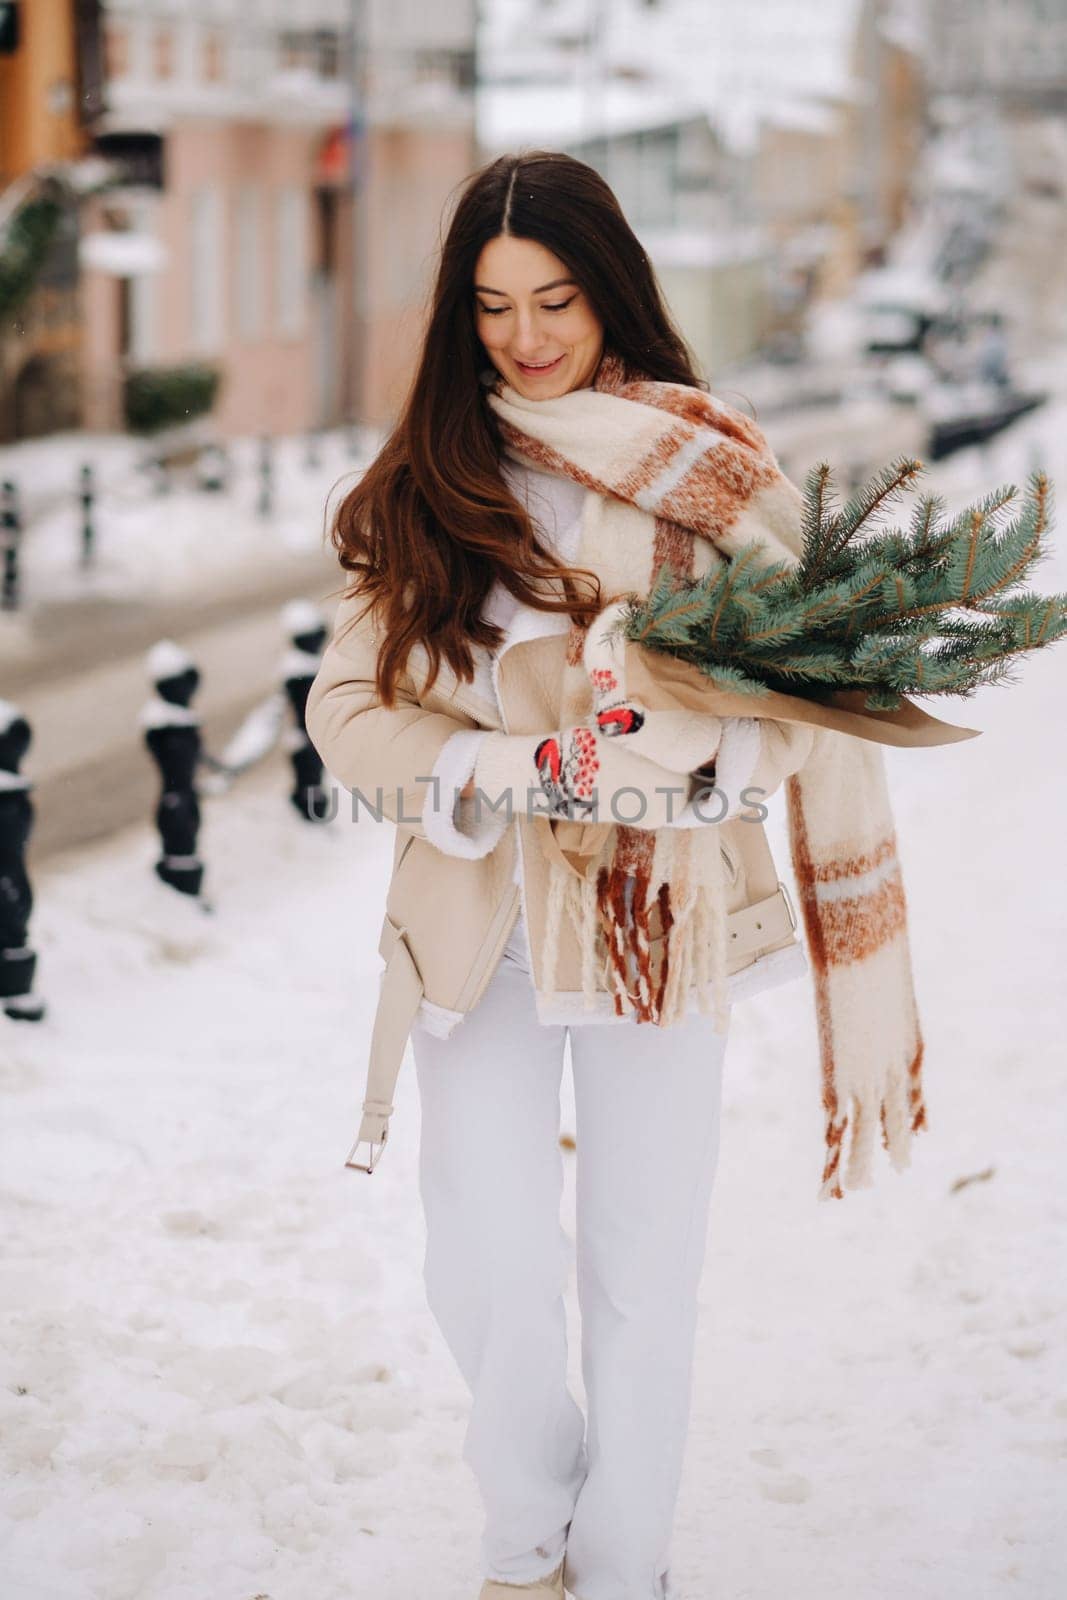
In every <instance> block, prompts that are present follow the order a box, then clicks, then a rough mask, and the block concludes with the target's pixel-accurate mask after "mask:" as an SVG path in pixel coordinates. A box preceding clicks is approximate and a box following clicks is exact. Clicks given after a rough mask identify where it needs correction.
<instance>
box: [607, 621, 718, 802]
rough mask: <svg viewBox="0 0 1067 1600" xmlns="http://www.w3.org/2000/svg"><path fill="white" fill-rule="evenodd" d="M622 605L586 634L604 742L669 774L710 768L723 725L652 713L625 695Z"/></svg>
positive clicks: (705, 715) (705, 716)
mask: <svg viewBox="0 0 1067 1600" xmlns="http://www.w3.org/2000/svg"><path fill="white" fill-rule="evenodd" d="M628 611H629V604H628V602H627V601H625V600H619V601H615V602H614V603H613V604H612V605H610V606H608V607H606V609H605V610H603V611H602V612H601V613H600V615H599V616H598V617H597V619H596V621H595V622H594V623H593V624H592V626H591V627H590V629H589V631H588V633H587V634H586V640H585V650H584V652H583V661H584V664H585V670H586V672H587V673H588V675H589V682H590V684H591V685H592V690H593V717H594V720H595V723H596V727H597V729H598V731H599V732H600V733H601V734H602V735H603V737H604V738H607V739H624V740H625V741H626V748H627V749H629V750H632V751H633V752H634V754H635V755H642V756H645V757H646V759H648V760H649V761H655V762H657V763H658V764H659V765H660V766H661V767H666V768H667V769H668V771H670V772H697V771H699V770H700V769H701V768H707V767H709V766H710V764H711V762H712V761H713V759H714V756H715V752H716V751H717V750H718V748H719V744H720V741H721V739H722V734H723V719H722V718H721V717H717V716H715V715H713V714H712V713H711V712H702V711H652V710H649V709H648V707H646V706H643V705H642V704H641V703H640V701H638V700H636V699H634V698H632V697H631V696H628V695H627V693H626V667H625V660H626V636H625V634H624V632H623V629H622V623H623V622H624V620H625V618H626V616H627V614H628Z"/></svg>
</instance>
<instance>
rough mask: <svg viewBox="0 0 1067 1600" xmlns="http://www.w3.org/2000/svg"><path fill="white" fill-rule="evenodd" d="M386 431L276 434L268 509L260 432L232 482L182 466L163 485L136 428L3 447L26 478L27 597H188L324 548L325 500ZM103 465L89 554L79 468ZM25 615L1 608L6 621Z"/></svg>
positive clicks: (8, 462) (242, 443)
mask: <svg viewBox="0 0 1067 1600" xmlns="http://www.w3.org/2000/svg"><path fill="white" fill-rule="evenodd" d="M205 437H206V435H205ZM375 440H376V436H375V435H374V434H373V433H372V432H371V431H370V430H361V431H360V433H359V435H358V436H357V439H356V444H357V447H358V448H357V451H356V453H355V454H353V453H352V452H351V451H350V449H349V444H348V438H347V435H346V434H345V433H344V432H343V431H342V430H335V431H332V432H329V433H326V434H323V435H322V436H320V439H319V441H318V447H317V456H313V457H312V458H311V459H310V460H309V457H308V441H307V440H306V439H301V438H279V439H277V440H275V441H274V450H273V461H274V495H273V505H272V510H271V513H270V515H269V516H267V517H261V516H260V515H259V513H258V509H257V505H258V497H259V487H260V474H259V442H258V440H255V439H235V440H232V441H231V442H230V445H229V451H228V453H229V457H230V463H231V479H230V486H229V488H228V489H227V490H226V491H225V492H223V493H206V492H204V491H202V490H199V489H198V488H197V487H196V480H195V472H194V470H193V469H190V468H183V469H177V468H176V469H175V470H174V472H173V474H172V479H173V487H172V489H171V492H170V493H168V494H157V493H156V492H155V491H154V488H153V482H154V479H153V475H152V474H151V473H149V472H148V471H146V469H145V465H144V463H145V461H146V460H148V459H149V457H150V453H151V449H150V446H149V445H148V444H147V443H146V442H145V441H142V440H136V439H133V438H131V437H130V436H129V435H115V434H98V435H93V434H77V433H69V434H57V435H53V436H50V437H48V438H44V439H39V440H33V441H30V442H27V443H23V444H18V445H13V446H8V447H6V448H4V449H0V478H11V479H13V480H14V481H15V482H16V483H17V485H18V487H19V490H20V494H21V498H22V504H23V518H24V524H25V528H26V532H25V534H24V537H23V541H22V547H21V560H20V567H21V574H22V577H21V587H22V591H23V604H24V605H27V606H32V605H33V603H34V602H35V601H36V600H39V599H48V600H57V599H66V598H80V597H82V596H86V595H89V596H107V597H109V598H116V599H124V600H132V601H136V600H139V599H142V598H146V599H147V598H150V597H153V596H158V595H160V594H165V595H166V596H167V597H168V598H171V599H173V598H178V597H181V596H184V595H186V594H190V593H195V592H198V591H200V590H202V588H203V586H204V585H205V583H206V582H210V583H211V584H212V585H213V586H215V587H216V588H217V586H218V585H219V583H220V581H225V580H226V578H227V576H231V577H233V578H235V579H237V580H238V581H239V580H240V577H241V574H242V573H244V572H247V570H248V564H249V562H251V561H255V562H257V563H258V564H260V565H268V564H270V563H271V561H272V560H273V561H275V562H276V561H277V560H278V559H279V558H282V557H284V556H285V555H286V554H292V553H299V552H302V551H310V550H315V549H318V548H320V547H321V544H322V541H323V531H324V521H323V507H324V505H325V504H326V503H327V501H328V502H329V505H330V507H331V508H332V506H333V505H334V503H335V502H336V499H337V496H338V494H342V495H343V494H344V492H345V491H346V490H347V489H348V488H350V487H351V484H352V482H353V476H354V474H355V473H357V472H358V471H359V470H360V468H361V466H362V465H363V464H365V462H366V461H367V460H368V459H369V458H370V455H371V453H372V451H373V449H374V447H375ZM84 462H89V463H91V464H92V465H93V469H94V474H95V482H96V488H97V503H96V506H95V509H94V516H93V522H94V526H95V530H96V536H95V560H94V562H93V565H92V567H91V568H90V569H89V570H88V571H83V570H82V568H81V567H80V565H79V553H80V549H81V526H82V511H81V504H80V501H79V498H78V494H79V483H80V480H79V472H80V469H81V466H82V464H83V463H84ZM16 625H17V618H13V617H7V618H0V651H2V648H3V644H4V630H6V629H12V630H14V628H15V626H16Z"/></svg>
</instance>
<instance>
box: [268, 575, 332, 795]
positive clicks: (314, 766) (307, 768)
mask: <svg viewBox="0 0 1067 1600" xmlns="http://www.w3.org/2000/svg"><path fill="white" fill-rule="evenodd" d="M281 620H282V626H283V628H284V629H285V631H286V633H287V634H288V636H289V648H288V650H286V652H285V655H284V656H283V657H282V664H281V679H282V684H283V686H284V688H285V693H286V696H287V698H288V700H289V705H290V708H291V710H292V713H293V726H292V727H291V728H290V729H289V732H288V734H287V735H286V741H285V742H286V748H287V750H288V752H289V759H290V761H291V762H292V766H293V787H292V789H291V790H290V791H289V800H290V802H291V804H292V805H294V806H295V807H296V809H297V811H298V812H299V813H300V815H301V816H302V817H303V818H305V820H306V821H308V822H328V821H329V820H330V817H331V815H332V812H331V808H330V797H329V795H328V794H327V793H326V790H325V789H324V788H323V784H322V757H321V756H320V755H319V753H318V751H317V750H316V749H315V746H314V745H313V744H312V743H311V740H310V739H309V738H308V733H307V724H306V722H305V720H304V716H305V712H306V710H307V699H308V693H309V691H310V689H311V685H312V683H313V682H314V679H315V674H316V673H317V672H318V670H319V662H320V659H321V657H322V652H323V648H324V646H325V644H326V633H327V629H326V624H325V622H324V621H323V618H322V614H321V612H319V611H318V610H317V608H316V607H315V606H313V605H312V604H311V602H310V600H291V601H290V602H289V604H288V605H286V606H283V608H282V615H281Z"/></svg>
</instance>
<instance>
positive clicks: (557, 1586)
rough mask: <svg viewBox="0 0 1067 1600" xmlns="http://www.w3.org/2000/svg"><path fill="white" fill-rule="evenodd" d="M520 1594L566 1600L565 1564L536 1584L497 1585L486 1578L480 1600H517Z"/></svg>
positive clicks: (540, 1598)
mask: <svg viewBox="0 0 1067 1600" xmlns="http://www.w3.org/2000/svg"><path fill="white" fill-rule="evenodd" d="M520 1594H528V1595H531V1596H537V1597H538V1600H566V1595H565V1594H564V1591H563V1562H562V1561H561V1562H560V1564H559V1566H558V1567H557V1568H556V1570H555V1572H550V1573H549V1575H548V1577H547V1578H538V1580H537V1582H536V1583H497V1582H496V1580H495V1579H494V1578H486V1580H485V1582H484V1583H483V1584H482V1592H481V1594H480V1595H479V1596H478V1600H517V1596H518V1595H520Z"/></svg>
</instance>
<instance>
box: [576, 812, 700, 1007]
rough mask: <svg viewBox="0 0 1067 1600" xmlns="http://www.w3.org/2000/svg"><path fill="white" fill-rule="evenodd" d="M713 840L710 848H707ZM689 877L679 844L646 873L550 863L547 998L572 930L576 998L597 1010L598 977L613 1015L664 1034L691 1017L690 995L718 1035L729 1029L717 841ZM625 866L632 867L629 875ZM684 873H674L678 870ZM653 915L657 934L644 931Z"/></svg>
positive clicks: (613, 864)
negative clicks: (577, 966)
mask: <svg viewBox="0 0 1067 1600" xmlns="http://www.w3.org/2000/svg"><path fill="white" fill-rule="evenodd" d="M711 842H712V841H708V843H709V844H710V843H711ZM698 855H699V857H700V859H699V862H698V863H697V864H698V865H699V869H700V871H699V874H696V875H695V874H694V873H693V870H692V868H693V863H692V860H691V851H690V841H689V839H688V837H683V838H682V839H681V840H680V841H672V842H671V843H670V844H669V845H668V846H667V847H666V848H661V847H660V846H659V842H658V841H657V851H656V852H655V854H654V856H653V862H652V865H651V868H649V867H644V866H642V867H639V868H637V870H633V863H632V861H628V862H627V863H625V864H623V863H620V862H619V861H618V860H617V843H616V845H615V846H614V847H613V848H612V849H611V852H610V856H609V859H607V860H605V861H603V862H602V863H601V864H600V865H599V867H597V868H596V869H595V872H591V873H590V875H589V876H588V877H584V878H581V877H578V876H577V874H575V873H571V872H568V871H567V870H566V869H565V868H563V867H561V866H559V865H558V864H557V863H555V862H553V863H551V864H550V868H549V889H548V906H547V917H548V927H547V929H546V937H545V969H546V970H545V994H546V998H548V999H551V998H553V997H554V996H555V994H556V993H557V985H558V974H559V953H560V940H561V934H562V930H563V928H564V926H569V927H570V929H571V931H572V933H573V934H574V937H575V940H576V941H577V944H578V948H579V951H580V955H581V978H582V997H583V1002H584V1005H585V1008H586V1010H592V1009H593V1008H594V1007H595V1006H596V1001H597V996H598V994H599V993H601V992H603V991H602V987H600V984H601V981H602V980H601V975H602V974H603V973H605V969H606V980H607V986H608V992H609V993H610V995H611V998H612V1004H613V1006H614V1010H615V1014H616V1016H620V1017H622V1016H627V1015H629V1014H630V1013H633V1014H634V1016H635V1017H636V1019H637V1021H638V1022H652V1023H655V1024H656V1025H657V1026H659V1027H670V1026H672V1025H673V1024H675V1023H678V1022H681V1021H682V1020H683V1019H684V1018H685V1017H686V1015H687V1014H688V1007H689V997H690V992H691V991H693V990H695V992H696V999H697V1005H698V1007H699V1009H700V1011H701V1012H702V1013H703V1014H704V1015H705V1016H711V1017H712V1019H713V1026H714V1028H715V1031H716V1032H717V1033H725V1032H726V1030H727V1028H728V1026H729V1017H730V1007H729V999H728V987H727V985H728V976H727V952H726V940H727V913H726V878H725V872H724V870H723V863H722V853H721V851H720V849H719V846H718V839H717V838H716V839H715V840H714V848H709V849H707V850H706V851H701V852H698ZM627 868H629V870H627ZM679 869H681V870H679ZM654 908H655V909H657V910H658V913H659V921H660V934H659V936H658V938H656V939H655V940H654V939H653V937H652V932H651V914H652V911H653V909H654Z"/></svg>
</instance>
